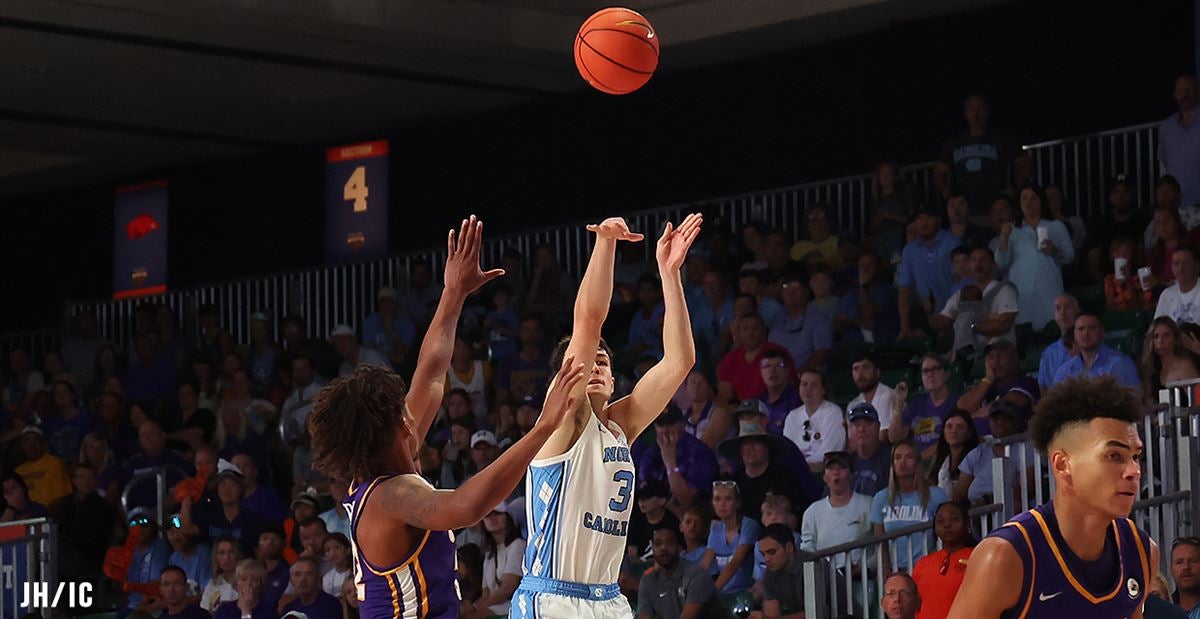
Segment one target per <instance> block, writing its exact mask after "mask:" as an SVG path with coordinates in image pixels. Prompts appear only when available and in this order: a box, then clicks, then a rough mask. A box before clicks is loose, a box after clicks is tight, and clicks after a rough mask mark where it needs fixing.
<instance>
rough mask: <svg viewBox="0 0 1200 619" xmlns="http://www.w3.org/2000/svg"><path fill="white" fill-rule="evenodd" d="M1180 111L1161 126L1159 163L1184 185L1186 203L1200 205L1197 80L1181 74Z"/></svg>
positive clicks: (1176, 94) (1178, 84) (1176, 96)
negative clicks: (1197, 170) (1197, 173)
mask: <svg viewBox="0 0 1200 619" xmlns="http://www.w3.org/2000/svg"><path fill="white" fill-rule="evenodd" d="M1172 94H1173V96H1174V99H1175V105H1176V108H1177V110H1176V111H1175V112H1174V113H1172V114H1171V115H1170V116H1168V117H1166V118H1165V119H1163V120H1162V121H1161V122H1159V123H1158V160H1159V161H1160V162H1161V163H1162V167H1163V169H1164V170H1166V173H1167V174H1171V175H1173V176H1175V177H1177V178H1179V179H1181V182H1182V183H1186V184H1184V185H1183V189H1182V194H1183V204H1186V205H1188V206H1192V205H1195V204H1197V203H1200V182H1197V179H1196V178H1195V176H1196V169H1197V166H1200V158H1198V156H1200V139H1197V137H1196V128H1195V127H1196V121H1197V120H1200V113H1198V111H1197V105H1196V77H1195V76H1193V75H1186V74H1184V75H1180V76H1179V77H1177V78H1176V79H1175V88H1174V90H1173V92H1172Z"/></svg>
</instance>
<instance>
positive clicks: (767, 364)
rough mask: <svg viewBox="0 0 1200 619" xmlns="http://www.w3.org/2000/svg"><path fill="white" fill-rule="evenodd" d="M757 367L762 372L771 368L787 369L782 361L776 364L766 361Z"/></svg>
mask: <svg viewBox="0 0 1200 619" xmlns="http://www.w3.org/2000/svg"><path fill="white" fill-rule="evenodd" d="M758 367H760V368H762V369H764V370H768V369H771V368H779V369H781V370H784V369H787V363H786V362H783V361H776V362H769V361H767V362H763V363H762V364H760V365H759V366H758Z"/></svg>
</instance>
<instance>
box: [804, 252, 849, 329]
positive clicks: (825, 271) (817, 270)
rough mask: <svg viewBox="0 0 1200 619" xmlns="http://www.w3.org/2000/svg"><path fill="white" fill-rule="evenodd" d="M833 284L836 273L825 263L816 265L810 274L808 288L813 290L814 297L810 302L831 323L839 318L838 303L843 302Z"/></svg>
mask: <svg viewBox="0 0 1200 619" xmlns="http://www.w3.org/2000/svg"><path fill="white" fill-rule="evenodd" d="M833 286H834V273H832V272H830V270H829V268H828V267H827V266H825V265H824V264H821V263H818V264H816V265H814V266H813V267H812V269H811V270H810V271H809V274H808V289H809V291H810V292H812V299H810V300H809V302H808V303H809V305H810V306H811V307H812V308H813V309H814V310H816V312H817V313H818V314H821V315H822V316H824V317H825V320H826V321H827V322H828V323H829V324H830V325H832V324H833V323H834V321H835V320H836V319H837V310H838V304H839V303H841V298H840V297H839V296H838V295H837V294H836V291H835V290H834V288H833Z"/></svg>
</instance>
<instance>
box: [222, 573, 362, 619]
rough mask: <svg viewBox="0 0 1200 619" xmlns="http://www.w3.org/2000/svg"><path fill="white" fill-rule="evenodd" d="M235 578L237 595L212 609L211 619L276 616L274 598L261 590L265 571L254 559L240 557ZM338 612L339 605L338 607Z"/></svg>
mask: <svg viewBox="0 0 1200 619" xmlns="http://www.w3.org/2000/svg"><path fill="white" fill-rule="evenodd" d="M236 573H237V578H236V581H235V582H236V584H235V585H234V589H236V590H237V597H236V598H234V600H233V601H229V602H222V603H221V604H219V605H218V606H217V609H216V610H215V611H213V614H212V615H213V619H241V618H243V617H250V618H251V619H275V618H276V617H278V616H279V615H278V613H277V612H276V609H275V606H274V600H270V599H267V598H266V597H265V596H264V595H263V592H264V590H265V588H266V581H267V573H266V572H265V571H264V570H263V568H262V566H261V565H259V564H257V563H255V562H254V559H242V560H241V561H240V562H238V564H237V572H236ZM338 610H339V612H340V610H341V607H340V606H339V607H338Z"/></svg>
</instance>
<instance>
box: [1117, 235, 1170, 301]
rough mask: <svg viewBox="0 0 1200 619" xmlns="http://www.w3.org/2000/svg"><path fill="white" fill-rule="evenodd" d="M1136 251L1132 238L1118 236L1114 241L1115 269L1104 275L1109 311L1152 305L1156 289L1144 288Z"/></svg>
mask: <svg viewBox="0 0 1200 619" xmlns="http://www.w3.org/2000/svg"><path fill="white" fill-rule="evenodd" d="M1136 253H1137V244H1136V243H1134V241H1133V240H1131V239H1127V238H1118V239H1116V240H1114V241H1113V242H1112V249H1111V250H1110V251H1109V254H1110V255H1111V256H1112V257H1113V263H1112V264H1113V271H1112V272H1111V273H1109V274H1108V275H1105V276H1104V307H1105V308H1106V309H1108V310H1109V311H1113V312H1124V311H1129V310H1134V309H1149V308H1150V307H1151V304H1152V302H1153V299H1154V296H1153V295H1154V291H1153V290H1151V289H1149V288H1142V279H1141V278H1140V277H1138V275H1137V270H1138V267H1140V266H1141V262H1140V261H1139V260H1138V259H1137V256H1136ZM1176 253H1178V252H1176Z"/></svg>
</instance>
